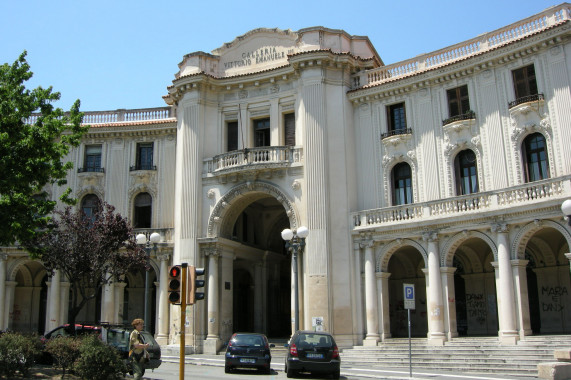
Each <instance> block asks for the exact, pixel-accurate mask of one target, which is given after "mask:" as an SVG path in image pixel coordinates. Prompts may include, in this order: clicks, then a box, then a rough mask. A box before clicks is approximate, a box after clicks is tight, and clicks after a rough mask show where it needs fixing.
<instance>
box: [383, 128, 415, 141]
mask: <svg viewBox="0 0 571 380" xmlns="http://www.w3.org/2000/svg"><path fill="white" fill-rule="evenodd" d="M411 134H412V128H402V129H393V130H392V131H387V132H385V133H381V140H384V139H386V138H387V137H393V136H398V135H411Z"/></svg>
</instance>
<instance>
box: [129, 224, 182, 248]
mask: <svg viewBox="0 0 571 380" xmlns="http://www.w3.org/2000/svg"><path fill="white" fill-rule="evenodd" d="M153 232H156V233H158V234H159V235H161V240H160V241H159V244H161V245H162V244H169V243H170V244H172V243H173V239H174V228H134V229H133V235H134V236H137V235H138V234H144V235H145V236H146V237H147V240H149V238H150V236H151V234H152V233H153Z"/></svg>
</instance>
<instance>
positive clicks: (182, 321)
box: [178, 263, 196, 380]
mask: <svg viewBox="0 0 571 380" xmlns="http://www.w3.org/2000/svg"><path fill="white" fill-rule="evenodd" d="M181 267H182V273H181V280H182V282H181V285H180V355H179V360H178V361H179V367H178V373H179V374H178V378H179V380H184V356H185V355H184V354H185V352H184V351H185V350H184V349H185V339H184V337H185V334H184V330H185V329H186V326H185V324H186V286H187V285H186V276H187V267H188V264H187V263H182V264H181ZM195 333H196V331H195Z"/></svg>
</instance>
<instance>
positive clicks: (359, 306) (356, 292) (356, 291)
mask: <svg viewBox="0 0 571 380" xmlns="http://www.w3.org/2000/svg"><path fill="white" fill-rule="evenodd" d="M352 288H353V292H352V294H351V296H352V298H353V307H352V308H351V310H352V312H353V328H354V331H355V334H356V336H355V339H356V341H355V342H354V344H356V345H361V344H363V335H364V333H365V332H364V331H363V300H362V296H361V295H362V293H361V249H360V247H359V244H358V243H355V244H354V246H353V287H352Z"/></svg>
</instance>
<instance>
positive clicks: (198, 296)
mask: <svg viewBox="0 0 571 380" xmlns="http://www.w3.org/2000/svg"><path fill="white" fill-rule="evenodd" d="M203 275H204V268H196V267H194V266H189V267H188V282H187V284H188V287H187V288H188V290H187V292H186V297H187V301H186V303H187V305H194V302H195V301H199V300H203V299H204V293H203V292H197V291H196V290H197V289H198V288H203V287H204V284H205V281H204V280H199V279H197V277H198V276H203Z"/></svg>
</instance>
